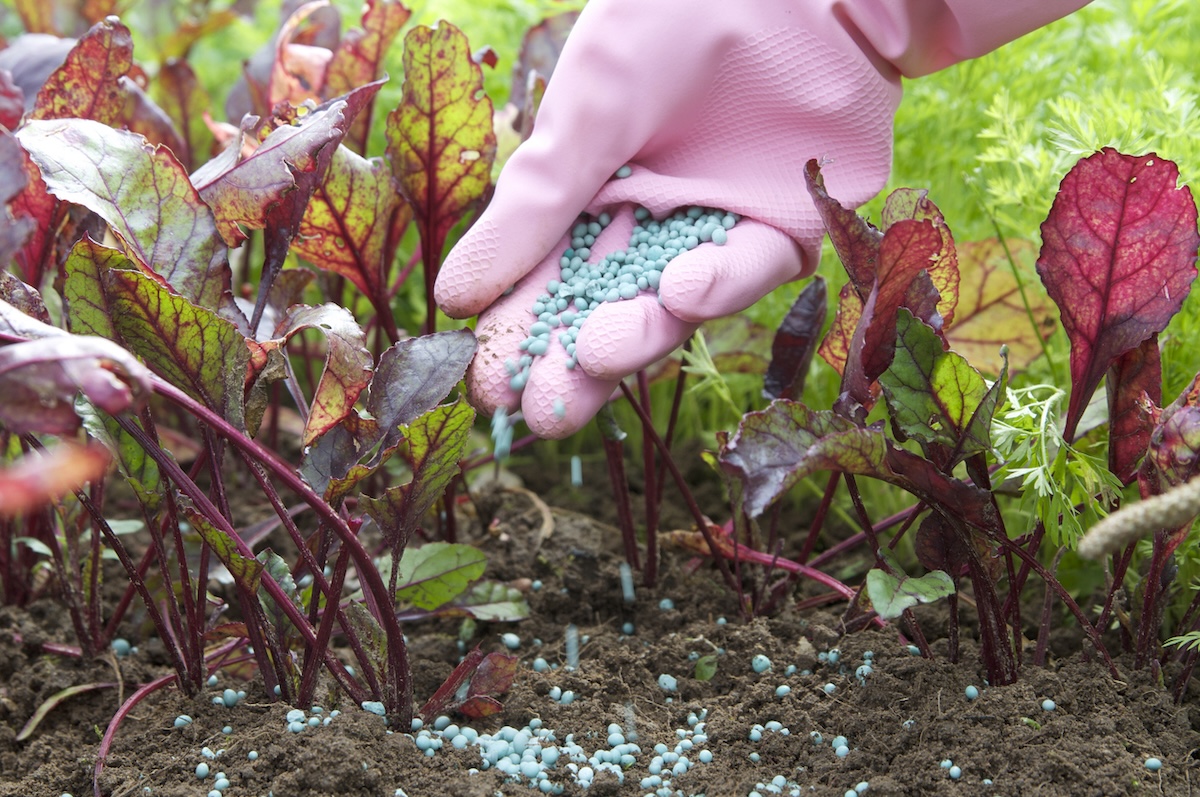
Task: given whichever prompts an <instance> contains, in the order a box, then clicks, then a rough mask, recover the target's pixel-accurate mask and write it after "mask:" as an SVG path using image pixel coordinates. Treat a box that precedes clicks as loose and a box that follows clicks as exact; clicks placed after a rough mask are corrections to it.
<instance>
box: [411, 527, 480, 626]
mask: <svg viewBox="0 0 1200 797" xmlns="http://www.w3.org/2000/svg"><path fill="white" fill-rule="evenodd" d="M486 567H487V557H486V556H484V554H483V551H481V550H479V549H478V548H476V547H474V546H472V545H458V544H453V543H448V542H431V543H428V544H426V545H422V546H421V547H420V548H409V549H408V550H406V551H405V552H404V556H403V557H402V558H401V559H400V570H399V572H398V573H397V580H396V584H397V589H396V598H397V599H398V600H402V601H405V602H407V603H411V604H413V605H414V606H416V607H417V608H419V609H426V610H432V609H436V608H438V607H439V606H442V605H444V604H446V603H449V602H450V601H452V600H454V599H455V598H457V597H458V596H459V595H461V594H462V593H463V591H465V590H466V588H467V586H468V585H469V584H470V583H471V582H472V581H475V580H477V579H479V578H481V577H482V576H483V571H484V569H485V568H486Z"/></svg>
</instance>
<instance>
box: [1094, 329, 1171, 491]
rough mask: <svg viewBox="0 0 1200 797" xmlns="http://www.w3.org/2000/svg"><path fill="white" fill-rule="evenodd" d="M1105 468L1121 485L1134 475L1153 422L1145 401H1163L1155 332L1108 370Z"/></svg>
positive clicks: (1147, 443) (1145, 447) (1159, 360)
mask: <svg viewBox="0 0 1200 797" xmlns="http://www.w3.org/2000/svg"><path fill="white" fill-rule="evenodd" d="M1105 389H1106V390H1107V393H1108V469H1109V470H1110V471H1112V472H1113V473H1114V474H1116V476H1117V478H1118V479H1120V480H1121V483H1122V484H1129V483H1130V482H1131V481H1133V480H1134V478H1136V476H1137V470H1138V465H1139V464H1140V463H1141V460H1142V457H1144V456H1145V455H1146V449H1147V447H1148V446H1149V445H1150V434H1151V432H1152V431H1153V428H1154V425H1153V422H1152V420H1151V418H1150V415H1149V413H1148V412H1147V411H1146V406H1147V405H1146V402H1147V401H1148V402H1149V403H1150V404H1152V405H1154V406H1157V405H1158V404H1159V403H1160V402H1161V401H1162V358H1161V355H1160V354H1159V350H1158V335H1151V336H1150V337H1149V338H1148V339H1147V340H1144V341H1142V344H1141V345H1140V346H1138V347H1137V348H1135V349H1131V350H1130V351H1127V352H1125V353H1124V354H1122V355H1121V356H1120V357H1118V358H1117V359H1116V360H1115V361H1114V362H1113V364H1112V365H1111V366H1109V369H1108V376H1107V379H1106V380H1105Z"/></svg>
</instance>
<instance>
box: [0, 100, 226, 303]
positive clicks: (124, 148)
mask: <svg viewBox="0 0 1200 797" xmlns="http://www.w3.org/2000/svg"><path fill="white" fill-rule="evenodd" d="M17 139H18V140H19V141H20V142H21V146H23V147H24V148H25V150H26V151H27V152H28V153H29V155H30V157H31V158H32V159H33V161H34V163H35V164H36V165H37V167H38V169H40V170H41V173H42V179H43V180H45V182H46V186H47V188H48V189H49V191H50V193H52V194H53V195H54V196H56V197H58V198H59V199H61V200H63V201H64V202H73V203H75V204H77V205H82V206H83V207H85V208H87V209H88V210H90V211H92V212H93V213H95V214H97V215H98V216H100V217H101V218H102V219H104V221H105V222H107V223H108V226H109V227H110V228H111V229H112V231H113V233H114V234H115V235H116V236H117V237H118V238H120V239H121V241H122V242H124V244H125V246H126V248H127V252H128V254H129V255H130V256H131V257H132V258H134V259H135V260H137V261H138V263H139V264H140V265H141V266H142V267H143V268H148V269H150V270H152V271H154V272H155V273H156V274H158V275H159V276H161V277H162V278H163V279H165V280H166V281H167V283H168V284H169V285H170V286H171V287H172V288H174V289H175V290H176V291H178V292H179V293H181V294H183V295H184V296H186V297H187V298H188V299H189V300H191V301H192V302H194V303H195V304H198V305H200V306H202V307H208V308H217V307H221V306H222V305H223V304H224V303H225V302H226V301H227V296H228V294H229V286H230V273H229V264H228V263H227V262H226V259H225V258H226V249H225V246H224V244H223V243H222V242H221V239H220V236H218V235H217V226H216V219H215V218H214V217H213V214H212V211H211V210H209V208H208V206H207V205H205V204H204V202H203V201H202V200H201V199H200V195H199V194H198V193H197V192H196V189H195V188H193V187H192V184H191V182H190V181H189V180H188V176H187V173H186V172H185V171H184V170H183V167H182V166H181V165H180V164H179V161H177V160H176V159H175V156H174V155H173V154H171V151H170V150H168V149H166V148H164V147H153V146H150V145H149V144H147V143H146V140H145V139H144V138H142V137H141V136H139V135H136V134H134V133H130V132H128V131H124V130H114V129H112V128H111V127H109V126H108V125H103V124H100V123H99V122H93V121H90V120H87V119H56V120H50V121H31V122H27V123H26V124H25V125H24V126H23V127H21V129H20V130H19V131H18V132H17Z"/></svg>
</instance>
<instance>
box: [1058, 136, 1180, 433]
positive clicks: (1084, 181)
mask: <svg viewBox="0 0 1200 797" xmlns="http://www.w3.org/2000/svg"><path fill="white" fill-rule="evenodd" d="M1178 180H1179V169H1178V168H1177V167H1176V166H1175V164H1174V163H1172V162H1171V161H1167V160H1163V159H1161V158H1159V157H1158V156H1157V155H1155V154H1153V153H1152V154H1150V155H1142V156H1136V157H1135V156H1132V155H1123V154H1121V153H1120V152H1117V151H1116V150H1114V149H1112V148H1108V147H1106V148H1105V149H1104V150H1102V151H1101V152H1098V153H1096V154H1095V155H1092V156H1091V157H1088V158H1084V159H1083V160H1081V161H1079V162H1078V163H1077V164H1075V166H1074V167H1073V168H1072V169H1071V171H1070V172H1069V173H1068V174H1067V176H1066V177H1064V178H1063V181H1062V184H1061V185H1060V186H1059V191H1058V195H1057V196H1056V197H1055V199H1054V205H1053V207H1052V208H1051V209H1050V215H1049V216H1048V217H1047V218H1046V221H1045V222H1043V224H1042V251H1041V255H1040V257H1039V258H1038V274H1040V275H1041V278H1042V282H1043V283H1045V285H1046V291H1047V293H1049V294H1050V298H1052V299H1053V300H1054V302H1055V304H1057V305H1058V308H1059V311H1060V313H1061V315H1062V324H1063V329H1065V330H1066V333H1067V335H1068V337H1069V338H1070V339H1071V400H1070V403H1069V405H1068V406H1067V415H1066V422H1065V429H1064V432H1063V437H1064V438H1065V439H1066V440H1067V441H1068V442H1069V441H1071V440H1073V439H1074V436H1075V429H1076V426H1077V425H1078V423H1079V419H1080V417H1081V416H1082V414H1083V410H1084V408H1085V407H1086V406H1087V404H1088V402H1089V401H1090V400H1091V396H1092V394H1093V393H1094V392H1095V390H1096V386H1097V385H1099V384H1100V380H1101V379H1102V378H1103V377H1104V374H1105V372H1106V371H1107V370H1108V368H1109V366H1110V365H1111V364H1112V362H1113V361H1114V360H1115V359H1116V358H1118V357H1120V356H1121V355H1122V354H1124V353H1125V352H1127V351H1130V350H1132V349H1134V348H1136V347H1137V346H1139V345H1140V344H1141V343H1142V341H1144V340H1147V339H1148V338H1149V337H1150V336H1151V335H1154V334H1156V333H1158V332H1161V331H1162V330H1163V329H1164V328H1165V327H1166V326H1167V322H1168V321H1170V320H1171V317H1172V316H1174V315H1175V313H1177V312H1179V308H1180V307H1181V306H1182V305H1183V300H1184V299H1185V298H1186V297H1187V293H1188V290H1189V289H1190V287H1191V284H1192V280H1194V279H1195V277H1196V249H1197V246H1198V245H1200V234H1197V232H1196V203H1195V202H1194V201H1193V199H1192V193H1191V191H1190V190H1188V188H1187V187H1186V186H1184V187H1178V186H1177V183H1178Z"/></svg>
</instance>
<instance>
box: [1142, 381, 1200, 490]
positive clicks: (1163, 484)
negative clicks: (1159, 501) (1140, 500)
mask: <svg viewBox="0 0 1200 797" xmlns="http://www.w3.org/2000/svg"><path fill="white" fill-rule="evenodd" d="M1156 414H1157V415H1158V417H1157V419H1156V421H1157V422H1156V423H1155V426H1154V430H1153V431H1152V432H1151V433H1150V446H1149V449H1148V452H1147V454H1146V465H1147V466H1148V468H1143V471H1145V470H1147V469H1149V470H1151V471H1152V472H1153V475H1154V477H1155V478H1154V479H1153V482H1154V484H1155V488H1156V489H1155V490H1154V491H1153V492H1158V491H1159V489H1162V490H1165V489H1169V488H1170V487H1173V486H1175V485H1179V484H1183V483H1184V482H1186V481H1189V480H1191V479H1192V478H1193V477H1195V476H1196V475H1197V474H1200V376H1197V377H1196V379H1195V380H1193V381H1192V384H1191V385H1190V386H1189V387H1188V389H1187V390H1185V391H1183V393H1181V394H1180V395H1179V397H1178V398H1177V399H1175V401H1174V402H1172V403H1171V405H1170V406H1168V407H1165V408H1163V410H1162V412H1161V413H1156ZM1143 497H1145V493H1143Z"/></svg>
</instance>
